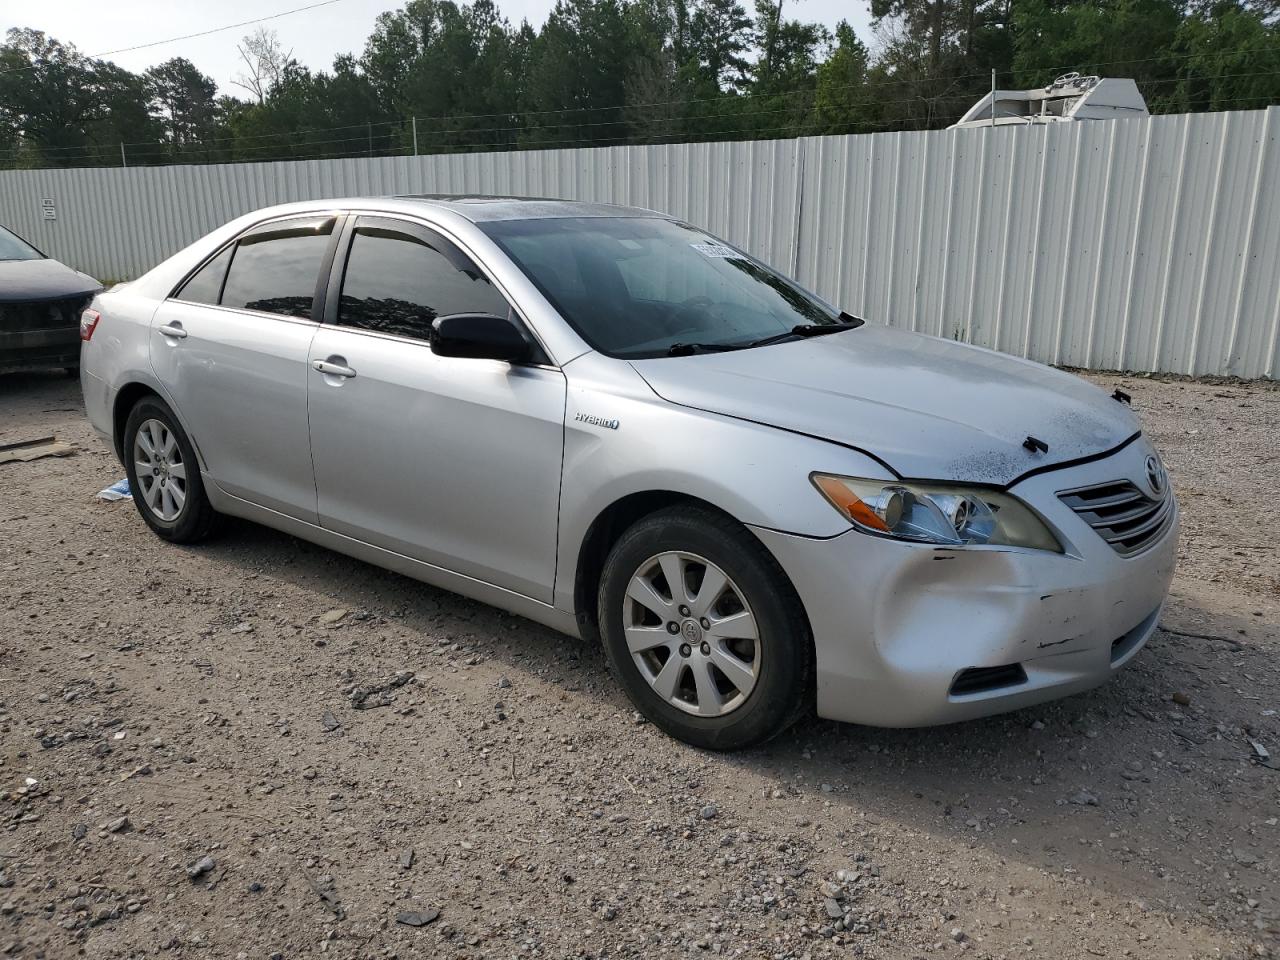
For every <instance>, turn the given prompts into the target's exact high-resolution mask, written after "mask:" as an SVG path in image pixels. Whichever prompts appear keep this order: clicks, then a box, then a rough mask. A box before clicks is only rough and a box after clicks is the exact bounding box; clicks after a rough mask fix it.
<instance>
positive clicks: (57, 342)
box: [0, 324, 80, 373]
mask: <svg viewBox="0 0 1280 960" xmlns="http://www.w3.org/2000/svg"><path fill="white" fill-rule="evenodd" d="M79 362H80V327H79V325H78V324H77V325H76V326H74V327H55V328H52V329H48V330H4V329H0V372H3V373H8V372H11V371H15V370H36V369H40V368H42V367H74V366H76V365H77V364H78V363H79Z"/></svg>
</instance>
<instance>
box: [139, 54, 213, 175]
mask: <svg viewBox="0 0 1280 960" xmlns="http://www.w3.org/2000/svg"><path fill="white" fill-rule="evenodd" d="M146 81H147V84H148V92H149V94H150V98H149V100H150V102H149V106H150V109H151V113H152V116H154V117H156V118H157V120H158V121H159V122H160V123H161V125H162V126H163V128H164V138H165V140H166V141H167V143H168V146H169V147H170V148H171V151H170V152H171V155H172V156H174V157H179V156H183V155H184V148H185V149H186V150H190V149H191V148H192V147H193V146H195V145H197V144H198V145H200V146H201V147H202V148H203V149H205V150H212V148H213V146H214V141H216V140H217V138H218V136H219V134H220V133H222V132H223V130H222V126H221V124H220V122H219V111H218V103H217V94H218V85H217V84H216V83H214V82H213V80H212V78H210V77H207V76H205V75H204V74H203V73H201V72H200V71H199V70H198V69H196V66H195V64H193V63H192V62H191V61H190V60H187V59H185V58H183V57H174V58H173V59H172V60H166V61H165V62H164V63H161V64H159V65H157V66H154V67H152V68H151V69H149V70H148V71H147V72H146ZM185 155H187V156H190V154H185ZM216 156H217V155H216V154H215V153H212V152H210V153H207V154H205V155H204V156H203V157H202V159H215V158H216Z"/></svg>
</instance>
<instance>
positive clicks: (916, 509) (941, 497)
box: [811, 473, 1062, 553]
mask: <svg viewBox="0 0 1280 960" xmlns="http://www.w3.org/2000/svg"><path fill="white" fill-rule="evenodd" d="M811 479H812V480H813V485H814V486H815V487H817V488H818V490H819V491H820V492H821V493H822V495H823V496H824V497H826V498H827V500H828V501H829V502H830V503H831V505H832V506H833V507H835V508H836V509H837V510H839V511H840V513H841V514H843V515H844V517H845V518H846V519H848V520H849V521H851V522H852V523H853V525H854V526H856V527H857V528H858V529H860V530H863V531H866V532H867V533H875V534H879V535H880V536H884V537H894V538H896V539H899V540H914V541H917V542H920V543H941V544H950V545H951V546H957V547H961V546H970V545H974V544H992V545H1000V546H1009V547H1029V548H1031V549H1033V550H1051V551H1053V552H1054V553H1062V544H1060V543H1059V542H1058V538H1057V537H1055V536H1054V535H1053V533H1052V531H1050V530H1049V528H1048V527H1047V526H1046V525H1045V522H1044V521H1043V520H1041V519H1040V518H1039V517H1038V516H1037V515H1036V514H1035V512H1034V511H1033V510H1032V509H1031V508H1030V507H1028V506H1027V505H1026V504H1025V503H1023V502H1022V501H1021V500H1019V499H1018V498H1017V497H1013V496H1010V495H1009V494H1007V493H1001V492H1000V491H998V490H990V489H986V488H984V487H960V486H948V485H943V484H938V485H933V484H927V485H926V484H917V483H910V484H907V483H896V482H885V481H884V480H859V479H857V478H856V477H836V476H831V475H830V474H824V473H815V474H813V476H812V478H811Z"/></svg>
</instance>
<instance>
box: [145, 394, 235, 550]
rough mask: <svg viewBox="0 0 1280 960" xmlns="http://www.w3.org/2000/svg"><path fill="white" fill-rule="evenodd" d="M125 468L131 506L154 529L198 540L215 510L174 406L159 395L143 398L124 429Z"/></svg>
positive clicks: (213, 518)
mask: <svg viewBox="0 0 1280 960" xmlns="http://www.w3.org/2000/svg"><path fill="white" fill-rule="evenodd" d="M123 450H124V458H125V473H126V474H127V475H128V477H129V490H130V492H131V493H132V494H133V502H134V505H135V506H137V508H138V512H139V513H140V514H142V519H143V520H145V521H146V523H147V526H149V527H150V528H151V529H152V530H154V531H155V533H156V534H157V535H159V536H161V537H163V538H164V539H166V540H171V541H173V542H174V543H196V542H198V541H200V540H203V539H204V538H205V537H207V536H208V535H209V534H210V533H211V532H212V530H213V528H214V525H215V523H216V521H217V518H218V514H217V513H216V512H215V511H214V509H213V506H212V505H211V504H210V503H209V498H208V497H207V496H205V492H204V481H203V478H202V477H201V476H200V465H199V463H198V462H197V461H196V455H195V449H194V448H193V447H192V446H191V441H190V439H188V437H187V435H186V433H185V432H184V431H183V429H182V426H181V425H180V424H179V423H178V420H177V418H176V417H175V416H174V415H173V411H172V410H170V409H169V406H168V404H166V403H165V402H164V401H163V400H161V399H160V398H159V397H155V396H151V397H144V398H143V399H141V400H139V401H138V403H137V404H136V405H135V406H134V408H133V409H132V410H131V411H130V412H129V418H128V420H127V421H125V428H124V443H123Z"/></svg>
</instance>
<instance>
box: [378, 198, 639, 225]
mask: <svg viewBox="0 0 1280 960" xmlns="http://www.w3.org/2000/svg"><path fill="white" fill-rule="evenodd" d="M371 199H372V198H371ZM384 199H395V200H409V201H414V202H417V203H425V204H431V205H432V206H435V207H442V208H444V209H447V210H450V211H452V212H453V213H456V214H458V216H460V217H464V218H466V219H467V220H470V221H471V222H472V223H484V222H486V221H491V220H547V219H552V218H560V217H661V216H664V214H661V213H658V212H656V211H654V210H646V209H644V208H643V207H624V206H620V205H618V204H613V203H591V202H588V201H583V200H556V199H553V198H550V197H503V196H484V195H467V196H463V195H459V196H454V195H449V194H407V195H403V196H397V197H394V198H384Z"/></svg>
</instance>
